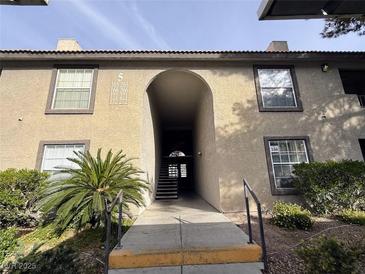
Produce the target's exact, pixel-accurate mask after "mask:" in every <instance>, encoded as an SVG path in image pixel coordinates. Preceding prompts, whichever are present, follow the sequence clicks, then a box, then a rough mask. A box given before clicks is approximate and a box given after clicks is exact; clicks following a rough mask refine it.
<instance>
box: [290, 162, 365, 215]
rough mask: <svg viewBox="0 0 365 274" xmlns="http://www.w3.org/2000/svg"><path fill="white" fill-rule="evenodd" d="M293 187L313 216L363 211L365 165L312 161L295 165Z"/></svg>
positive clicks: (362, 163)
mask: <svg viewBox="0 0 365 274" xmlns="http://www.w3.org/2000/svg"><path fill="white" fill-rule="evenodd" d="M293 173H294V175H295V178H294V184H295V186H296V188H297V189H298V190H299V191H300V193H301V194H302V195H303V197H304V200H305V202H306V204H307V206H308V208H309V209H310V210H311V211H312V212H313V213H315V214H333V213H336V212H339V211H341V210H343V209H346V208H351V209H362V210H365V162H362V161H352V160H343V161H340V162H335V161H327V162H323V163H321V162H313V163H302V164H298V165H295V166H294V171H293Z"/></svg>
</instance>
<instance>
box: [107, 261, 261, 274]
mask: <svg viewBox="0 0 365 274" xmlns="http://www.w3.org/2000/svg"><path fill="white" fill-rule="evenodd" d="M263 268H264V266H263V264H262V263H236V264H210V265H183V266H165V267H147V268H130V269H111V270H109V274H142V273H143V274H261V273H262V272H261V270H262V269H263Z"/></svg>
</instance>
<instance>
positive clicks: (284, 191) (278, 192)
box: [271, 188, 300, 196]
mask: <svg viewBox="0 0 365 274" xmlns="http://www.w3.org/2000/svg"><path fill="white" fill-rule="evenodd" d="M271 194H272V195H277V196H280V195H299V194H300V193H299V191H298V190H297V189H295V188H293V189H290V188H287V189H277V188H275V189H271Z"/></svg>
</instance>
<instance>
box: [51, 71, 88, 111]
mask: <svg viewBox="0 0 365 274" xmlns="http://www.w3.org/2000/svg"><path fill="white" fill-rule="evenodd" d="M93 74H94V70H93V69H91V68H84V69H83V68H62V69H58V70H57V76H56V83H55V88H54V94H53V100H52V106H51V108H52V109H61V110H62V109H88V108H89V107H90V99H91V91H92V83H93Z"/></svg>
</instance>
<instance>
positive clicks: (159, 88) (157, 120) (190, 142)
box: [147, 70, 219, 207]
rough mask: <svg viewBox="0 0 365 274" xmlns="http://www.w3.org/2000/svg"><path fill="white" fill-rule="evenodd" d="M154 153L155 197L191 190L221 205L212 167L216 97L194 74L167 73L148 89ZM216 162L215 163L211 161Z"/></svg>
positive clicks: (170, 71)
mask: <svg viewBox="0 0 365 274" xmlns="http://www.w3.org/2000/svg"><path fill="white" fill-rule="evenodd" d="M147 94H148V100H149V106H150V110H151V116H152V120H153V128H154V136H155V138H154V139H155V155H156V163H155V167H156V172H155V174H156V176H155V177H156V187H155V190H156V191H155V194H156V199H173V198H178V197H182V196H184V195H187V194H191V193H193V192H196V193H198V194H199V195H200V196H202V197H203V198H204V199H205V200H207V201H208V202H210V203H211V204H213V205H214V206H216V207H219V187H218V183H216V181H217V180H216V178H215V179H214V180H210V179H211V177H212V176H214V170H213V169H214V166H209V162H211V161H212V157H213V158H214V153H215V129H214V115H213V101H212V94H211V91H210V88H209V86H208V85H207V83H206V82H205V81H204V80H203V79H202V78H201V77H200V76H198V75H197V74H195V73H193V72H190V71H180V70H168V71H164V72H162V73H160V74H158V75H157V76H156V77H155V78H154V79H153V80H152V82H151V83H150V85H149V86H148V88H147ZM213 160H214V159H213Z"/></svg>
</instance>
